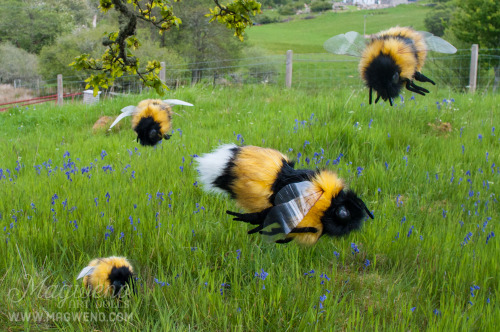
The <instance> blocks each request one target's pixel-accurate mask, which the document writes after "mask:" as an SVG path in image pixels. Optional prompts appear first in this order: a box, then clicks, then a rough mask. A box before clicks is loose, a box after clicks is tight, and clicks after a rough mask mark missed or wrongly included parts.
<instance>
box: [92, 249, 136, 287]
mask: <svg viewBox="0 0 500 332" xmlns="http://www.w3.org/2000/svg"><path fill="white" fill-rule="evenodd" d="M88 266H95V269H94V271H93V272H92V274H90V275H86V276H85V277H84V278H83V285H84V286H85V287H86V288H87V289H88V290H91V291H94V292H95V293H97V294H99V295H102V296H112V295H113V288H112V287H111V285H110V282H109V279H108V278H109V275H110V273H111V270H112V269H113V267H117V268H120V267H122V266H125V267H127V268H128V269H129V270H130V272H131V273H134V270H133V268H132V265H130V263H129V262H128V260H127V259H126V258H125V257H117V256H111V257H107V258H96V259H93V260H92V261H90V263H89V265H88Z"/></svg>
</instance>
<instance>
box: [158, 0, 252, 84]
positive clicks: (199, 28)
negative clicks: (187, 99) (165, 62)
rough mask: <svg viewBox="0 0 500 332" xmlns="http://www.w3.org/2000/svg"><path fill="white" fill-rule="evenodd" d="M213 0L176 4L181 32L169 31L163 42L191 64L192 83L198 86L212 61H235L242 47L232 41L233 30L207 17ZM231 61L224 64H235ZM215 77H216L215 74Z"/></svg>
mask: <svg viewBox="0 0 500 332" xmlns="http://www.w3.org/2000/svg"><path fill="white" fill-rule="evenodd" d="M210 2H211V1H210V0H190V1H189V3H188V2H181V3H178V4H176V5H175V7H174V9H175V11H176V13H178V14H179V15H180V16H181V17H182V25H181V26H180V27H179V29H175V30H172V31H170V33H169V34H168V36H167V37H166V38H165V40H164V43H165V44H166V45H167V46H168V47H169V48H173V49H175V50H177V51H178V52H179V53H180V54H182V56H183V57H184V58H185V59H186V60H187V61H189V62H190V63H191V68H190V70H191V82H192V83H197V82H198V81H199V80H201V79H202V78H203V76H204V72H205V68H207V67H209V66H210V63H209V62H210V61H220V60H228V59H232V61H236V60H237V59H238V58H239V56H240V51H241V49H242V47H243V44H242V43H240V42H239V41H238V40H237V39H235V38H232V36H231V31H230V30H228V29H226V28H224V26H222V25H220V24H211V23H210V22H209V21H210V20H209V18H208V17H206V8H207V6H208V5H209V4H210ZM232 61H228V62H226V63H225V65H226V66H228V65H232V63H231V62H232ZM213 74H214V75H217V73H216V72H215V71H213Z"/></svg>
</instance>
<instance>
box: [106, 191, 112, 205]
mask: <svg viewBox="0 0 500 332" xmlns="http://www.w3.org/2000/svg"><path fill="white" fill-rule="evenodd" d="M104 197H106V202H108V203H109V199H110V197H111V196H110V195H109V192H106V195H104Z"/></svg>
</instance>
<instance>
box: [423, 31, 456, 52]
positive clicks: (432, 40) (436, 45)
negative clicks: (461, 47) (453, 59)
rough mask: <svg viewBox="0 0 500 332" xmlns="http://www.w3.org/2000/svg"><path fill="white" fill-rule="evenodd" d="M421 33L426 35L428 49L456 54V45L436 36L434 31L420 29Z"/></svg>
mask: <svg viewBox="0 0 500 332" xmlns="http://www.w3.org/2000/svg"><path fill="white" fill-rule="evenodd" d="M419 33H420V34H422V36H424V40H425V43H426V44H427V50H429V51H434V52H439V53H447V54H454V53H456V52H457V49H456V47H455V46H453V45H451V44H450V43H448V42H447V41H446V40H444V39H442V38H439V37H437V36H434V35H433V34H432V33H430V32H427V31H419Z"/></svg>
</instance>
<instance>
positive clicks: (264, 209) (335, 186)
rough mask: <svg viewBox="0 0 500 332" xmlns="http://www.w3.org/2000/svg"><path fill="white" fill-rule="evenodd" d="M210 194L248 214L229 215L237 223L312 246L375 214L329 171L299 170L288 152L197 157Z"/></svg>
mask: <svg viewBox="0 0 500 332" xmlns="http://www.w3.org/2000/svg"><path fill="white" fill-rule="evenodd" d="M197 162H198V171H199V174H200V176H199V178H200V182H202V183H203V185H204V189H205V190H206V191H209V192H210V191H211V192H218V193H227V194H229V195H230V196H231V198H233V199H236V201H237V203H238V204H239V205H240V206H241V207H243V209H245V210H247V211H248V213H236V212H232V211H226V213H227V214H230V215H232V216H234V217H235V218H234V220H237V221H243V222H247V223H250V224H252V225H257V227H256V228H254V229H252V230H250V231H249V232H248V234H253V233H256V232H259V233H261V234H264V235H268V236H271V237H273V239H274V240H276V238H278V239H277V240H276V242H277V243H288V242H290V241H292V240H293V239H296V240H297V241H298V242H299V243H301V244H305V245H312V244H314V243H316V241H318V239H319V238H320V237H321V236H322V235H323V234H328V235H330V236H341V235H345V234H348V233H349V232H351V231H352V230H356V229H359V228H360V227H361V224H362V221H363V219H364V218H365V216H366V215H368V216H370V218H372V219H373V215H372V213H371V212H370V211H369V210H368V208H367V207H366V205H365V203H363V201H362V200H361V199H359V198H358V197H357V196H356V194H355V193H354V192H353V191H351V190H347V189H346V188H345V186H344V182H343V181H342V180H341V179H340V178H338V177H337V175H336V174H335V173H333V172H330V171H328V170H322V171H319V170H318V171H313V170H307V169H298V170H296V169H294V168H293V167H294V163H293V162H292V161H290V160H289V159H288V157H287V156H285V155H283V154H282V153H280V152H278V151H276V150H273V149H266V148H261V147H257V146H236V145H234V144H228V145H222V146H220V147H219V148H218V149H216V150H215V151H213V152H212V153H208V154H205V155H203V156H201V157H198V158H197Z"/></svg>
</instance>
